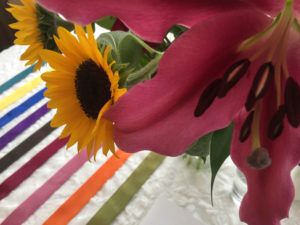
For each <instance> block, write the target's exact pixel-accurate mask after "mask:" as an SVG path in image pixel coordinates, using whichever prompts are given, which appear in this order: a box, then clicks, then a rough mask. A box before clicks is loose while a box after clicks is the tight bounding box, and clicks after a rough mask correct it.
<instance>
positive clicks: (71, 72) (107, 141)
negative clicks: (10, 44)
mask: <svg viewBox="0 0 300 225" xmlns="http://www.w3.org/2000/svg"><path fill="white" fill-rule="evenodd" d="M86 30H87V35H86V33H85V32H84V30H83V28H82V27H80V26H78V25H75V32H76V35H77V37H78V39H77V38H76V37H75V36H73V35H72V34H71V33H70V32H69V31H68V30H66V29H65V28H62V27H59V28H58V36H59V38H57V37H56V36H54V39H55V42H56V44H57V46H58V48H59V49H60V51H61V52H62V54H59V53H57V52H54V51H50V50H43V51H42V53H41V56H42V58H43V60H45V61H46V62H48V63H49V65H50V66H51V67H52V68H53V69H54V71H50V72H46V73H43V74H42V79H43V80H44V81H46V86H47V88H48V90H47V91H45V96H46V97H48V98H50V102H49V103H48V107H49V108H55V109H57V112H56V115H55V116H54V117H53V119H52V121H51V125H52V126H53V127H59V126H62V125H66V126H65V127H64V130H63V131H62V134H61V138H63V137H67V136H70V139H69V142H68V144H67V148H69V147H70V146H72V145H74V144H75V143H76V142H78V145H77V148H78V151H79V152H80V151H81V150H82V149H83V148H84V147H87V151H88V154H89V155H90V154H91V153H92V151H93V150H94V156H96V153H97V151H98V149H99V148H100V146H101V144H102V149H103V154H105V155H106V154H107V153H108V151H109V150H110V151H111V152H112V153H115V146H114V141H113V124H112V122H110V121H108V120H106V119H104V118H103V117H102V115H103V114H104V112H105V111H106V110H107V109H109V107H110V106H111V105H112V104H113V103H114V102H116V101H117V100H118V98H119V97H120V96H121V95H122V94H124V93H125V92H126V89H119V84H118V82H119V74H118V72H117V71H116V72H113V71H112V69H111V67H112V65H113V64H114V63H115V61H113V62H111V63H108V54H109V53H110V46H108V47H106V49H105V51H104V54H103V55H102V54H101V52H100V51H99V50H98V47H97V41H96V40H95V38H94V35H93V30H92V27H91V25H88V26H87V27H86Z"/></svg>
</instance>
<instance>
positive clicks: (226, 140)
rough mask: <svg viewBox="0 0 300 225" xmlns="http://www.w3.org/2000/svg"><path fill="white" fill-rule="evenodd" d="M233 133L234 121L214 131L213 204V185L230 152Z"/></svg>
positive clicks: (211, 153)
mask: <svg viewBox="0 0 300 225" xmlns="http://www.w3.org/2000/svg"><path fill="white" fill-rule="evenodd" d="M232 134H233V123H231V124H230V125H229V126H228V127H226V128H224V129H221V130H217V131H215V132H214V133H213V136H212V139H211V150H210V166H211V203H212V204H213V185H214V181H215V178H216V175H217V172H218V170H219V169H220V167H221V166H222V164H223V162H224V161H225V159H226V158H227V157H228V156H229V154H230V145H231V141H232Z"/></svg>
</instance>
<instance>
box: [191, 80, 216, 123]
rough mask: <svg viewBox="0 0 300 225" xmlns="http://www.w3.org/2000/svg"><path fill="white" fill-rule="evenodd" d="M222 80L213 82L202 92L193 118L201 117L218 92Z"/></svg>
mask: <svg viewBox="0 0 300 225" xmlns="http://www.w3.org/2000/svg"><path fill="white" fill-rule="evenodd" d="M221 82H222V79H221V78H219V79H217V80H215V81H213V82H212V83H211V84H210V85H208V87H207V88H206V89H205V90H204V91H203V92H202V94H201V96H200V99H199V101H198V104H197V106H196V109H195V111H194V116H195V117H199V116H201V115H202V114H203V113H204V112H205V111H206V110H207V109H208V107H209V106H210V105H211V104H212V103H213V101H214V99H215V98H216V96H217V93H218V90H219V89H220V85H221Z"/></svg>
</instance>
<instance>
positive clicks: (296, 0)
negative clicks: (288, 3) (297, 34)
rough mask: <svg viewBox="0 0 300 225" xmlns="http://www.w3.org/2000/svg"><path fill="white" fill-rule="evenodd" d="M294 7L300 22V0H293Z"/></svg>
mask: <svg viewBox="0 0 300 225" xmlns="http://www.w3.org/2000/svg"><path fill="white" fill-rule="evenodd" d="M293 9H294V13H295V16H296V18H297V20H298V23H299V21H300V0H293Z"/></svg>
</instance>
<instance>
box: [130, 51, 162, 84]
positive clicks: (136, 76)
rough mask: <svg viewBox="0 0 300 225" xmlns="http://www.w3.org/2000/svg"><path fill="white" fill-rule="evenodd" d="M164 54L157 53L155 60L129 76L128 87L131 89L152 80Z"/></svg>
mask: <svg viewBox="0 0 300 225" xmlns="http://www.w3.org/2000/svg"><path fill="white" fill-rule="evenodd" d="M161 57H162V53H156V54H155V56H154V58H153V59H152V60H151V61H150V62H149V63H148V64H147V65H146V66H144V67H143V68H141V69H140V70H138V71H136V72H134V73H132V74H130V75H129V77H128V79H127V87H128V88H130V87H132V86H134V85H136V84H137V83H139V82H142V81H146V80H150V79H151V76H152V74H153V73H155V71H156V70H157V68H158V64H159V61H160V59H161Z"/></svg>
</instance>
